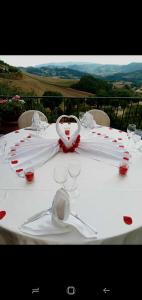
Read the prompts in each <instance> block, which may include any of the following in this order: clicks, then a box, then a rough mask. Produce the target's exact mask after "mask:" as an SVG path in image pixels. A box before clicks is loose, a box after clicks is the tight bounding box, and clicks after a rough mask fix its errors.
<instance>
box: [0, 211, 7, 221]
mask: <svg viewBox="0 0 142 300" xmlns="http://www.w3.org/2000/svg"><path fill="white" fill-rule="evenodd" d="M5 215H6V211H5V210H1V211H0V220H2V219H3V218H4V217H5Z"/></svg>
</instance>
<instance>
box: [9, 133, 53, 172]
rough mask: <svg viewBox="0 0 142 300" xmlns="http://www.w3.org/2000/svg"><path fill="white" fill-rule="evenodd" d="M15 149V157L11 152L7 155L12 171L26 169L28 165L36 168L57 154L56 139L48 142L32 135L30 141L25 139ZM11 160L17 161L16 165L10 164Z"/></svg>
mask: <svg viewBox="0 0 142 300" xmlns="http://www.w3.org/2000/svg"><path fill="white" fill-rule="evenodd" d="M15 148H16V152H15V155H14V156H13V151H12V152H11V154H10V155H9V162H10V166H11V167H12V168H13V169H14V170H16V169H20V168H23V169H24V168H27V167H28V166H29V163H30V165H31V166H32V167H34V168H38V167H40V166H42V165H43V164H44V163H46V162H47V161H48V160H49V159H50V158H52V157H53V156H54V155H56V154H57V153H58V152H59V145H58V143H57V139H50V140H48V139H46V138H43V137H40V136H37V135H34V134H33V135H31V138H30V139H29V138H25V139H24V142H23V143H22V142H21V143H19V146H17V147H15ZM12 160H17V161H18V163H16V164H11V161H12Z"/></svg>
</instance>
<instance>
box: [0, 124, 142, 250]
mask: <svg viewBox="0 0 142 300" xmlns="http://www.w3.org/2000/svg"><path fill="white" fill-rule="evenodd" d="M92 131H94V132H95V133H91V132H90V133H88V132H87V131H85V132H82V133H81V134H83V135H84V136H85V135H86V136H87V135H88V134H89V135H90V136H94V138H95V135H97V133H101V134H107V135H108V136H109V137H110V138H122V142H123V143H124V144H126V145H127V143H128V139H127V134H126V133H125V132H119V131H117V130H115V129H109V128H107V127H101V128H97V129H94V130H92ZM31 133H32V134H33V132H31V131H27V130H24V129H22V130H20V131H19V132H18V133H16V132H12V133H10V134H8V135H6V136H5V138H6V139H7V142H8V146H12V145H14V143H16V142H19V141H20V140H21V139H22V138H24V137H26V136H27V135H28V134H31ZM35 134H36V133H35ZM45 136H46V138H48V137H57V134H56V131H55V124H52V125H50V126H49V128H47V129H46V131H45ZM73 157H77V158H78V159H79V160H80V162H81V167H82V170H81V174H80V176H79V178H78V184H79V190H80V196H79V198H77V199H76V211H77V212H78V214H79V216H80V217H81V218H82V219H83V220H84V221H86V222H87V223H89V224H90V225H91V226H92V227H94V228H95V229H97V231H98V239H97V240H94V241H89V240H88V241H86V239H84V238H83V237H81V236H80V235H79V234H78V233H77V232H76V233H75V232H73V233H66V234H61V235H57V236H56V235H54V236H41V237H39V236H38V237H35V236H28V235H24V234H22V233H21V232H20V230H19V229H18V228H19V226H20V225H21V224H22V223H23V222H24V221H25V220H26V219H27V218H29V217H31V216H32V215H34V214H36V213H38V212H40V211H42V210H44V209H47V208H49V207H50V206H51V203H52V200H53V197H54V195H55V192H56V190H57V189H58V188H59V187H60V185H58V184H57V183H56V182H55V181H54V179H53V169H54V167H55V165H56V164H57V162H62V163H63V164H64V165H67V164H68V162H69V160H70V159H71V158H73ZM3 210H4V211H6V216H5V217H4V218H3V219H1V220H0V243H1V244H86V243H87V244H96V245H97V244H142V154H141V153H140V152H133V153H132V159H131V163H130V167H129V171H128V174H127V175H126V176H124V177H121V176H119V173H118V167H116V166H114V165H112V164H111V163H109V162H103V161H101V160H95V159H92V158H91V157H87V156H83V155H81V154H77V153H67V154H65V153H58V154H57V155H56V156H55V157H53V158H51V159H50V160H49V161H48V162H47V163H46V164H44V165H43V166H42V167H40V168H38V169H36V170H35V180H34V182H33V183H31V184H28V183H26V181H25V179H23V178H20V177H18V176H17V174H16V173H15V172H14V171H13V170H12V168H11V167H10V165H9V163H7V162H3V160H2V156H0V211H3ZM124 216H131V218H132V220H133V222H132V224H131V225H127V224H125V223H124V221H123V217H124Z"/></svg>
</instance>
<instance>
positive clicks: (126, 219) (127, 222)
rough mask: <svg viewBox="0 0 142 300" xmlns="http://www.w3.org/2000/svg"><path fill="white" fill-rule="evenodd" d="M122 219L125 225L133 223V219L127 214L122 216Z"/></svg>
mask: <svg viewBox="0 0 142 300" xmlns="http://www.w3.org/2000/svg"><path fill="white" fill-rule="evenodd" d="M123 220H124V222H125V223H126V224H127V225H131V224H132V223H133V220H132V218H131V217H129V216H123Z"/></svg>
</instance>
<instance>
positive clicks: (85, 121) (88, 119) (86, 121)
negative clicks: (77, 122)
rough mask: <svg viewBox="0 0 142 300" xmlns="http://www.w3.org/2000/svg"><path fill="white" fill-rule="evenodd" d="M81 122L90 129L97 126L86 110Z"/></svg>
mask: <svg viewBox="0 0 142 300" xmlns="http://www.w3.org/2000/svg"><path fill="white" fill-rule="evenodd" d="M82 123H83V125H84V126H86V127H88V128H90V129H93V128H95V127H97V126H96V125H97V124H96V121H95V120H94V118H93V116H92V115H91V114H90V113H89V112H86V113H85V114H84V116H83V120H82Z"/></svg>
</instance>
